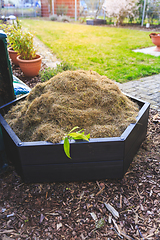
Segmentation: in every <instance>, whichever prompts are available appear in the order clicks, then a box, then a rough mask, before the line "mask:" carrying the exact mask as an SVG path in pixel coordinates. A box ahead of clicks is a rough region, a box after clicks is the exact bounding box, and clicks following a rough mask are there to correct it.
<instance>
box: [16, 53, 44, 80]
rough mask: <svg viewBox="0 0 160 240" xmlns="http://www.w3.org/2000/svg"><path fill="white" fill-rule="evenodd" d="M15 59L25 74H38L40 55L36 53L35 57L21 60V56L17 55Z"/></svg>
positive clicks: (28, 75)
mask: <svg viewBox="0 0 160 240" xmlns="http://www.w3.org/2000/svg"><path fill="white" fill-rule="evenodd" d="M17 60H18V62H19V66H20V68H21V70H22V72H23V73H24V75H25V76H27V77H34V76H36V75H38V73H39V70H40V69H41V63H42V57H41V56H40V55H38V54H37V55H36V58H34V59H32V60H23V59H21V56H18V57H17Z"/></svg>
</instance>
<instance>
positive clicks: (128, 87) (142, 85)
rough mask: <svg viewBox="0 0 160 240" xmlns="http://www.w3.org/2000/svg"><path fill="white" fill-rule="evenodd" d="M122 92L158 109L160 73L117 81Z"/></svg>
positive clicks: (159, 107) (159, 102)
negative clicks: (123, 81) (124, 81)
mask: <svg viewBox="0 0 160 240" xmlns="http://www.w3.org/2000/svg"><path fill="white" fill-rule="evenodd" d="M118 86H119V88H120V89H121V90H122V92H124V93H128V94H130V95H131V96H133V97H136V98H139V99H142V100H144V101H147V102H149V103H150V104H151V107H152V108H154V109H157V110H159V111H160V74H158V75H152V76H150V77H145V78H141V79H139V80H135V81H130V82H127V83H123V84H120V83H118Z"/></svg>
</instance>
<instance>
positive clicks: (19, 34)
mask: <svg viewBox="0 0 160 240" xmlns="http://www.w3.org/2000/svg"><path fill="white" fill-rule="evenodd" d="M1 28H2V29H3V30H4V32H5V33H6V34H7V39H8V42H9V46H11V47H12V48H13V50H14V51H16V52H18V54H19V55H21V59H25V60H31V59H34V58H35V56H36V53H35V50H34V46H33V35H32V34H31V33H30V32H28V31H27V30H25V29H23V28H22V26H21V23H20V21H19V20H17V21H16V23H13V24H11V25H10V24H3V25H1Z"/></svg>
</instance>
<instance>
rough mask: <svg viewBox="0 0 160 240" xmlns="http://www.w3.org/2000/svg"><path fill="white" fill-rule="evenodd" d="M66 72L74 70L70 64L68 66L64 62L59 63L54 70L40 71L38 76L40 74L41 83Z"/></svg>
mask: <svg viewBox="0 0 160 240" xmlns="http://www.w3.org/2000/svg"><path fill="white" fill-rule="evenodd" d="M67 70H75V68H74V67H73V66H72V65H71V64H68V63H66V62H61V63H60V64H58V65H57V67H56V68H50V67H48V68H46V69H45V70H41V71H40V73H39V74H40V77H41V80H42V82H46V81H48V80H49V79H50V78H52V77H54V76H55V75H57V74H58V73H61V72H63V71H67Z"/></svg>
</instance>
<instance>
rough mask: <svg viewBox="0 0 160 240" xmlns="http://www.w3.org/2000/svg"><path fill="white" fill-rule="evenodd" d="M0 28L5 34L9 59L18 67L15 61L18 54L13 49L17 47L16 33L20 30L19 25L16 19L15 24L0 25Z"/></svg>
mask: <svg viewBox="0 0 160 240" xmlns="http://www.w3.org/2000/svg"><path fill="white" fill-rule="evenodd" d="M0 27H1V28H2V29H3V31H4V32H5V33H6V34H7V40H8V46H9V47H8V53H9V57H10V59H11V60H12V62H13V63H14V64H15V65H17V66H18V65H19V64H18V60H17V56H18V53H17V51H16V50H15V49H16V45H17V31H18V30H20V29H21V24H20V22H19V20H18V19H17V20H16V23H13V24H12V25H11V24H8V23H6V24H1V25H0Z"/></svg>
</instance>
